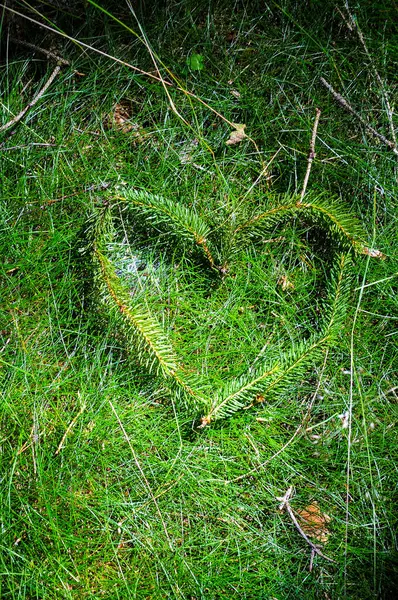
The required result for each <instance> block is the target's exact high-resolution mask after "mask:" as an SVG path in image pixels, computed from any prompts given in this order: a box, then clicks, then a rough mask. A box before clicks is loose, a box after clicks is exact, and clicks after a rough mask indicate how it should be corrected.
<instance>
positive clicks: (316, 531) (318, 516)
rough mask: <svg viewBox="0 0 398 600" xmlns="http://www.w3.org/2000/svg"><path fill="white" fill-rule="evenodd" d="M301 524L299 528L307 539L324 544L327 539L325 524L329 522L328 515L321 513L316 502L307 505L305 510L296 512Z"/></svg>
mask: <svg viewBox="0 0 398 600" xmlns="http://www.w3.org/2000/svg"><path fill="white" fill-rule="evenodd" d="M297 514H298V515H299V517H300V519H301V522H300V526H301V528H302V530H303V531H304V533H305V534H306V535H308V537H312V538H314V539H316V540H318V541H319V542H323V543H326V542H327V541H328V538H329V531H328V529H327V524H328V523H329V521H330V517H329V515H327V514H325V513H322V512H321V510H320V508H319V505H318V503H317V502H313V504H309V505H308V506H307V507H306V508H303V509H302V510H298V511H297Z"/></svg>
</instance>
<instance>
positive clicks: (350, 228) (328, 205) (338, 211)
mask: <svg viewBox="0 0 398 600" xmlns="http://www.w3.org/2000/svg"><path fill="white" fill-rule="evenodd" d="M301 215H302V216H303V217H304V218H307V219H309V220H310V221H312V222H313V223H315V224H316V223H320V224H322V225H323V226H324V227H326V228H327V230H328V231H329V233H330V234H331V235H333V234H334V235H336V236H337V237H338V239H339V240H340V242H341V243H342V244H343V245H345V246H349V247H352V248H354V249H355V250H356V251H357V252H359V253H366V249H367V248H366V245H365V241H364V239H365V237H366V234H365V231H364V230H363V228H362V227H361V225H360V223H359V222H358V221H357V220H356V219H355V217H353V216H352V215H351V214H350V213H349V212H348V210H347V208H346V207H345V206H344V204H343V203H342V202H340V201H338V200H336V199H330V198H326V197H324V196H323V197H322V196H317V197H313V198H311V197H310V196H307V197H306V198H305V200H303V201H301V199H300V198H299V197H294V196H293V197H292V196H287V197H285V198H282V202H281V203H280V204H277V205H276V206H273V207H271V208H268V209H267V210H265V211H263V212H261V213H259V214H257V215H254V216H253V217H252V218H251V219H249V220H248V221H246V222H244V223H241V224H240V225H239V226H238V227H237V228H236V229H235V235H236V236H237V239H243V238H245V237H249V238H250V237H257V236H259V235H262V234H263V233H265V232H266V231H269V230H270V229H271V228H273V227H275V226H276V225H278V224H279V223H281V222H283V221H285V220H286V219H288V218H294V217H296V216H301Z"/></svg>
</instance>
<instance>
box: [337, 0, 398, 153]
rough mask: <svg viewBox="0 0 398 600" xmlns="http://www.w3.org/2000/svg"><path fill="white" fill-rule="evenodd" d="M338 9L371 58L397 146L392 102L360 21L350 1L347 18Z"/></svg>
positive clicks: (346, 4)
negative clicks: (352, 9) (354, 15)
mask: <svg viewBox="0 0 398 600" xmlns="http://www.w3.org/2000/svg"><path fill="white" fill-rule="evenodd" d="M337 10H338V12H339V13H340V15H341V17H342V19H343V21H344V23H345V24H346V26H347V28H348V29H349V30H350V31H355V32H356V34H357V36H358V38H359V41H360V42H361V44H362V47H363V49H364V50H365V54H366V56H367V58H368V60H369V63H370V66H371V68H372V71H373V74H374V76H375V78H376V79H377V81H378V83H379V85H380V90H381V93H382V95H383V98H384V102H385V105H386V109H387V117H388V122H389V125H390V131H391V137H392V140H393V142H394V144H395V146H396V145H397V138H396V135H395V128H394V121H393V111H392V109H391V105H390V102H389V100H388V95H387V92H386V90H385V83H384V81H383V80H382V78H381V77H380V75H379V72H378V70H377V69H376V67H375V64H374V62H373V59H372V56H371V54H370V52H369V50H368V47H367V45H366V42H365V38H364V36H363V33H362V31H361V30H360V29H359V26H358V23H357V22H356V20H355V19H354V17H353V15H352V14H351V12H350V9H349V7H348V2H346V3H345V10H346V11H347V15H348V18H346V16H345V15H344V13H343V12H342V11H341V10H340V9H339V8H338V7H337Z"/></svg>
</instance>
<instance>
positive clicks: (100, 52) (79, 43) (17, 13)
mask: <svg viewBox="0 0 398 600" xmlns="http://www.w3.org/2000/svg"><path fill="white" fill-rule="evenodd" d="M0 8H4V9H5V10H8V11H9V12H12V13H13V14H14V15H18V16H19V17H22V19H26V20H27V21H30V22H31V23H34V24H35V25H39V27H43V28H44V29H47V30H48V31H52V32H53V33H56V34H57V35H60V36H61V37H63V38H66V39H67V40H69V41H70V42H73V43H75V44H77V45H78V46H81V47H82V48H88V50H93V52H96V53H97V54H100V55H101V56H105V57H106V58H110V59H111V60H113V61H114V62H117V63H119V64H120V65H124V66H125V67H128V68H129V69H133V71H136V72H137V73H141V74H142V75H147V76H148V77H151V78H152V79H156V81H160V80H159V77H157V76H156V75H153V74H152V73H148V72H147V71H143V70H142V69H139V68H138V67H135V66H134V65H132V64H131V63H128V62H125V61H124V60H121V59H120V58H116V57H115V56H111V55H110V54H107V53H106V52H103V51H102V50H98V48H95V47H94V46H90V44H85V43H84V42H81V41H79V40H77V39H76V38H74V37H72V36H70V35H68V34H67V33H64V32H63V31H60V30H59V29H54V27H50V26H49V25H45V24H44V23H40V21H37V20H36V19H32V17H28V16H27V15H24V14H22V13H20V12H18V11H17V10H14V9H13V8H10V7H9V6H5V5H4V4H0ZM165 83H166V85H173V84H172V83H169V82H168V81H166V82H165Z"/></svg>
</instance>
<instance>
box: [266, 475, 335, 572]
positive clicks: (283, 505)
mask: <svg viewBox="0 0 398 600" xmlns="http://www.w3.org/2000/svg"><path fill="white" fill-rule="evenodd" d="M292 492H293V486H290V488H289V489H288V490H287V492H286V494H285V495H284V496H283V497H282V498H277V500H279V501H280V505H279V510H280V511H283V510H286V511H287V513H288V515H289V517H290V518H291V520H292V521H293V525H294V526H295V527H296V529H297V531H298V532H299V534H300V535H301V536H302V537H303V538H304V539H305V541H306V542H307V544H308V545H309V546H310V548H311V562H310V571H312V566H313V559H314V555H315V554H318V556H321V557H322V558H324V559H325V560H328V561H329V562H332V563H335V562H336V561H335V560H333V559H332V558H329V557H328V556H325V555H324V553H323V552H322V551H321V550H320V549H319V548H318V546H317V545H316V544H314V543H313V542H312V541H311V540H310V538H309V537H308V535H307V534H306V533H305V532H304V531H303V530H302V528H301V527H300V524H299V522H298V521H297V519H296V515H295V514H294V512H293V509H292V507H291V506H290V502H289V500H290V498H291V495H292Z"/></svg>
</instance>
